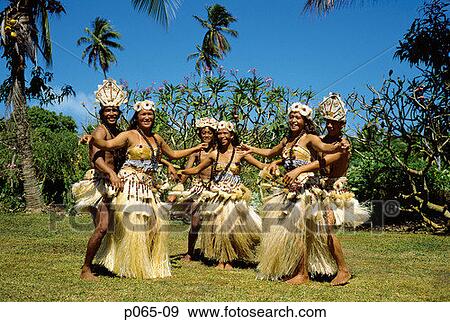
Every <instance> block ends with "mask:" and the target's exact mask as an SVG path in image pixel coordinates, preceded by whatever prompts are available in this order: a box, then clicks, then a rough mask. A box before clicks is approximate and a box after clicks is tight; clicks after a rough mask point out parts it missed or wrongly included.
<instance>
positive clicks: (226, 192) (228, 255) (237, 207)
mask: <svg viewBox="0 0 450 322" xmlns="http://www.w3.org/2000/svg"><path fill="white" fill-rule="evenodd" d="M238 147H239V139H238V137H237V134H236V133H235V131H234V125H233V124H232V123H231V122H226V121H221V122H219V123H218V125H217V149H216V150H214V151H212V152H210V153H209V154H208V155H207V157H206V158H205V159H204V160H203V161H202V162H201V163H200V164H199V165H198V166H196V167H194V168H190V169H185V170H183V171H182V174H185V175H195V174H198V173H200V172H201V171H203V170H204V169H206V168H208V167H210V166H211V167H212V173H211V178H210V181H211V182H210V190H205V191H203V192H202V194H201V197H200V198H199V200H198V201H197V202H203V206H204V211H203V212H202V215H203V222H202V227H201V229H200V236H201V250H202V253H203V254H204V256H205V257H207V258H210V259H213V260H215V261H217V262H218V264H217V266H216V268H217V269H226V270H231V269H233V261H234V260H238V259H239V260H253V259H254V254H255V247H256V245H257V244H258V242H259V239H260V233H261V218H260V217H259V216H258V214H256V212H255V211H254V209H253V208H252V207H251V206H249V205H248V204H247V202H248V201H249V200H250V198H251V191H250V190H249V189H247V188H246V187H245V186H244V185H243V184H242V183H241V178H240V176H239V173H240V169H241V160H245V161H247V162H248V163H249V164H251V165H254V166H256V167H258V168H259V169H262V168H264V166H265V164H264V163H262V162H260V161H258V160H256V159H255V158H253V157H252V156H251V155H248V152H243V151H240V150H239V148H238Z"/></svg>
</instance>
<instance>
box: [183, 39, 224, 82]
mask: <svg viewBox="0 0 450 322" xmlns="http://www.w3.org/2000/svg"><path fill="white" fill-rule="evenodd" d="M195 47H196V48H197V52H195V53H192V54H190V55H189V56H188V57H187V60H188V61H189V60H192V59H196V61H195V70H196V71H197V73H198V74H199V75H200V76H202V72H203V71H204V72H211V71H212V70H213V68H216V67H217V66H219V64H218V63H217V60H216V58H217V56H213V55H210V54H208V53H207V52H205V51H204V50H203V48H202V47H200V45H196V46H195Z"/></svg>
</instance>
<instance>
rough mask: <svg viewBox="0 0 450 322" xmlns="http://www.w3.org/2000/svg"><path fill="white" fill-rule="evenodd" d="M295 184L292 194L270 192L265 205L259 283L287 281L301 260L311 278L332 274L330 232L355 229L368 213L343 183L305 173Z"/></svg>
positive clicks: (274, 187)
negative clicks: (262, 281)
mask: <svg viewBox="0 0 450 322" xmlns="http://www.w3.org/2000/svg"><path fill="white" fill-rule="evenodd" d="M298 181H299V183H298V187H297V188H298V189H297V190H296V189H294V191H290V190H288V189H283V188H281V187H279V186H278V187H277V186H272V187H269V188H272V190H273V193H272V195H270V196H269V197H267V198H266V199H265V200H264V206H263V214H264V216H263V221H264V225H263V239H262V242H261V251H260V254H259V262H260V263H259V266H258V271H259V273H258V278H261V279H271V280H276V279H283V278H289V277H292V276H294V275H295V274H296V273H297V269H298V266H299V264H300V263H301V261H302V260H306V262H307V270H308V272H309V273H310V274H311V275H312V276H314V275H333V274H335V273H336V272H337V267H336V263H335V260H334V258H333V256H332V254H331V251H330V249H329V247H328V236H329V233H330V232H332V229H333V228H335V227H339V226H342V225H347V226H352V227H356V226H358V225H360V224H362V223H364V222H365V221H367V220H368V219H369V210H368V209H367V208H366V207H364V206H362V205H360V204H359V202H358V200H356V199H355V198H354V194H353V193H351V192H348V191H347V190H346V178H344V177H341V178H335V179H328V178H326V179H321V178H318V177H314V176H311V175H306V174H305V175H303V177H302V178H300V179H299V180H298ZM300 188H301V189H300ZM330 210H332V212H331V218H330ZM305 256H306V258H304V257H305Z"/></svg>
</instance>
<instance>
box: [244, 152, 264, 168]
mask: <svg viewBox="0 0 450 322" xmlns="http://www.w3.org/2000/svg"><path fill="white" fill-rule="evenodd" d="M243 159H244V160H245V161H247V162H248V163H249V164H251V165H253V166H255V167H257V168H258V169H259V170H262V169H264V168H265V167H267V166H268V165H267V164H265V163H263V162H261V161H259V160H258V159H255V158H254V157H253V156H251V155H245V156H244V157H243Z"/></svg>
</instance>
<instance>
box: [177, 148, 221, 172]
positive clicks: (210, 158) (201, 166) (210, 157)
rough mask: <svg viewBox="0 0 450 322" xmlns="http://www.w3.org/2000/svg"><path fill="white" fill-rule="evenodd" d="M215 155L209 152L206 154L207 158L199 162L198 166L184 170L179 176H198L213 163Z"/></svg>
mask: <svg viewBox="0 0 450 322" xmlns="http://www.w3.org/2000/svg"><path fill="white" fill-rule="evenodd" d="M215 153H216V152H210V153H209V154H208V157H206V158H205V159H204V160H203V161H202V162H200V164H199V165H198V166H196V167H193V168H189V169H184V170H182V171H181V174H184V175H193V174H199V173H200V172H202V171H203V170H205V169H206V168H207V167H209V166H210V165H211V164H212V163H213V160H214V156H215Z"/></svg>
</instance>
